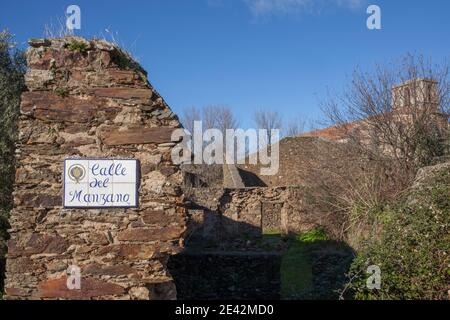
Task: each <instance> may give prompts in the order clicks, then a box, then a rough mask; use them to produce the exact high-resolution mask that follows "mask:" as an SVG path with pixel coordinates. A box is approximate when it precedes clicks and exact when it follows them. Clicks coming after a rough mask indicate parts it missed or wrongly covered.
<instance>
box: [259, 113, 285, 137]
mask: <svg viewBox="0 0 450 320" xmlns="http://www.w3.org/2000/svg"><path fill="white" fill-rule="evenodd" d="M254 121H255V124H256V126H257V127H258V129H266V130H267V131H268V138H267V143H268V144H271V143H272V141H271V135H270V130H272V129H279V130H281V128H282V123H283V121H282V119H281V116H280V114H279V113H278V112H277V111H270V110H258V111H256V112H255V114H254Z"/></svg>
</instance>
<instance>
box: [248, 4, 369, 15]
mask: <svg viewBox="0 0 450 320" xmlns="http://www.w3.org/2000/svg"><path fill="white" fill-rule="evenodd" d="M243 1H244V2H245V4H246V5H247V6H248V8H249V9H250V11H251V13H252V14H253V15H254V16H267V15H284V14H298V13H320V12H321V11H322V10H324V9H326V8H327V7H330V6H334V7H336V6H337V7H342V8H347V9H351V10H355V9H358V8H360V7H361V6H362V5H363V4H364V3H366V0H243Z"/></svg>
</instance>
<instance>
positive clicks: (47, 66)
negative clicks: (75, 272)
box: [6, 37, 185, 299]
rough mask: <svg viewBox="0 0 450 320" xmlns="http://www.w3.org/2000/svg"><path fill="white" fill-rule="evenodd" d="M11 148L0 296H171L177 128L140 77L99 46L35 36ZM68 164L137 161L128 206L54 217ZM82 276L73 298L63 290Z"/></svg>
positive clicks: (179, 213) (180, 227) (178, 237)
mask: <svg viewBox="0 0 450 320" xmlns="http://www.w3.org/2000/svg"><path fill="white" fill-rule="evenodd" d="M30 46H31V47H30V48H29V49H28V51H27V61H28V67H29V69H28V72H27V74H26V85H27V89H26V91H25V92H24V93H23V95H22V103H21V108H20V121H19V130H20V140H19V142H18V145H17V151H16V157H17V171H16V182H15V191H14V210H13V211H12V213H11V219H10V224H11V229H10V230H9V232H10V236H11V239H10V240H9V243H8V255H7V275H6V277H7V278H6V297H7V298H10V299H17V298H22V299H54V298H56V299H58V298H63V299H174V298H176V290H175V287H174V284H173V281H172V278H171V276H170V274H169V273H168V271H167V265H166V264H167V260H168V256H170V255H172V254H175V253H177V252H179V251H180V248H181V246H182V235H183V233H184V231H185V210H184V203H183V198H182V194H181V189H180V186H181V184H182V175H181V172H180V170H179V168H178V167H177V166H174V165H173V164H172V162H171V157H170V152H171V149H172V147H173V146H174V144H173V143H172V142H171V140H170V136H171V132H172V131H173V130H174V128H177V127H179V126H180V123H179V121H178V119H177V117H176V116H175V115H174V114H173V113H172V111H171V110H170V109H169V107H168V106H167V105H166V103H165V102H164V101H163V99H162V98H161V97H160V96H159V94H158V93H157V92H156V91H155V90H154V89H153V88H152V87H151V86H150V85H149V83H148V81H147V77H146V73H145V71H144V70H143V69H142V68H141V67H140V66H139V65H137V64H136V63H135V62H134V61H133V60H132V59H131V58H130V57H129V55H127V54H126V53H124V52H123V51H121V50H120V49H118V48H117V47H115V46H114V45H112V44H110V43H107V42H105V41H100V40H93V41H86V40H84V39H81V38H73V37H72V38H65V39H52V40H32V41H30ZM68 157H81V158H85V157H102V158H132V159H138V160H139V161H140V164H141V168H140V171H141V172H140V173H141V180H140V189H139V207H138V208H136V209H96V210H94V209H89V210H81V209H71V210H68V209H63V207H62V187H63V185H62V184H63V182H62V176H63V161H64V159H65V158H68ZM71 265H75V266H78V267H80V268H81V276H82V277H81V290H69V289H68V288H67V286H66V278H67V269H68V267H69V266H71Z"/></svg>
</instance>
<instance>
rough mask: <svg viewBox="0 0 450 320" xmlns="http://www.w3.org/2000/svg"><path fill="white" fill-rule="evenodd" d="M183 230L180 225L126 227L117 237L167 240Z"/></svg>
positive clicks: (124, 239)
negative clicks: (147, 227)
mask: <svg viewBox="0 0 450 320" xmlns="http://www.w3.org/2000/svg"><path fill="white" fill-rule="evenodd" d="M183 232H184V228H180V227H165V228H159V229H156V228H153V229H146V228H145V229H144V228H138V229H127V230H124V231H121V232H119V234H118V236H117V239H119V240H120V241H136V242H141V241H156V240H160V241H168V240H173V239H177V238H179V237H181V235H182V234H183Z"/></svg>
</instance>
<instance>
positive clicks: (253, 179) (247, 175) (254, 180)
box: [238, 168, 267, 187]
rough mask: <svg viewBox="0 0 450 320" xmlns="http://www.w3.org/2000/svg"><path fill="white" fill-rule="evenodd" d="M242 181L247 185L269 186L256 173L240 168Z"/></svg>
mask: <svg viewBox="0 0 450 320" xmlns="http://www.w3.org/2000/svg"><path fill="white" fill-rule="evenodd" d="M238 171H239V174H240V176H241V178H242V182H244V185H245V186H246V187H267V184H266V183H265V182H264V181H262V180H261V179H260V178H259V177H258V176H257V175H256V174H255V173H253V172H250V171H247V170H243V169H241V168H238Z"/></svg>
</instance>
